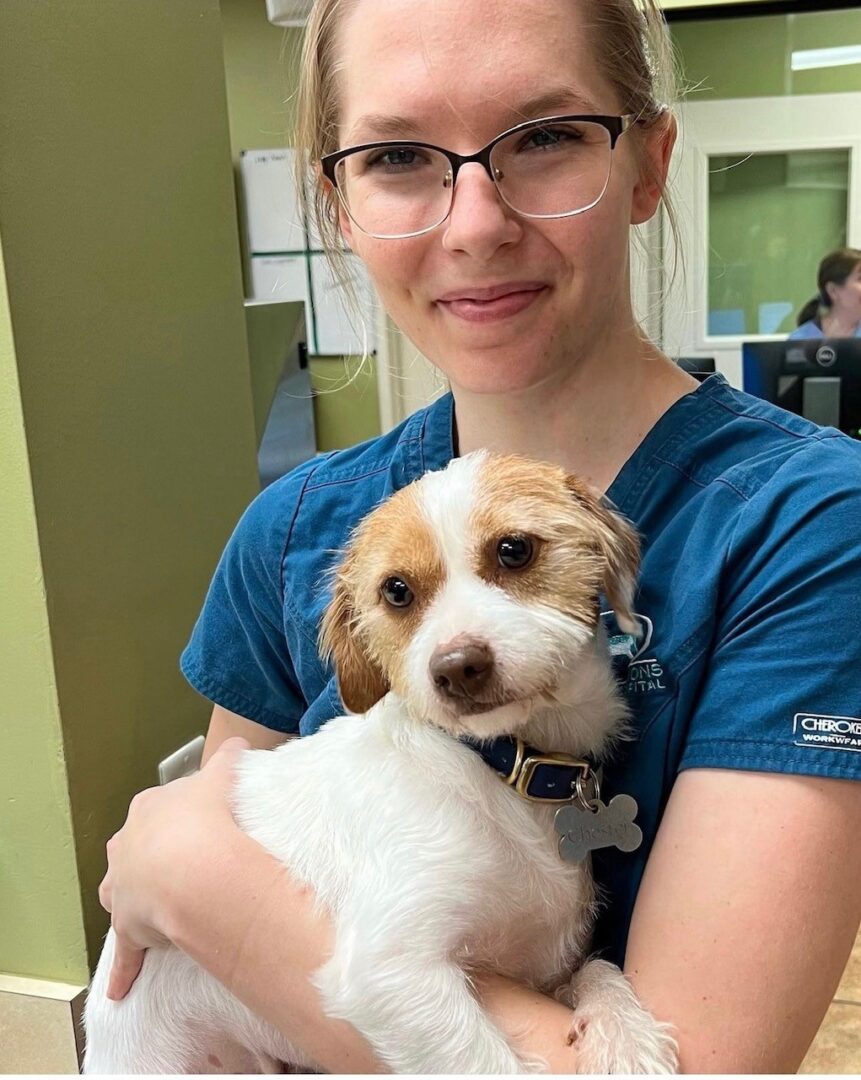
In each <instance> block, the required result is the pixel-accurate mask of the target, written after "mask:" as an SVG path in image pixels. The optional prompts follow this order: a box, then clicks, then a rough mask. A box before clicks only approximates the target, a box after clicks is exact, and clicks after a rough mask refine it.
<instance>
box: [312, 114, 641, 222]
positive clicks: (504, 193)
mask: <svg viewBox="0 0 861 1080" xmlns="http://www.w3.org/2000/svg"><path fill="white" fill-rule="evenodd" d="M633 123H635V118H634V117H632V116H591V115H590V116H548V117H545V118H543V119H541V120H530V121H528V122H527V123H525V124H518V125H517V127H513V128H509V129H508V131H503V132H502V134H501V135H497V136H496V138H495V139H492V140H491V141H490V142H489V143H488V144H487V146H485V147H483V148H482V149H481V150H479V151H478V152H477V153H475V154H468V155H465V156H464V155H462V154H455V153H454V151H452V150H445V149H443V148H442V147H441V146H434V145H432V144H431V143H424V142H376V143H364V144H363V145H361V146H351V147H348V148H347V149H346V150H337V151H336V152H335V153H333V154H326V155H325V156H324V157H322V158H321V159H320V165H321V167H322V169H323V174H324V176H326V177H327V178H328V179H329V180H330V181H331V182H332V185H333V186H334V188H335V190H336V191H337V193H338V197H339V199H340V201H341V204H342V205H343V207H344V209H345V210H346V212H347V214H348V215H349V217H350V220H351V221H352V222H353V224H354V225H355V226H356V227H357V228H358V229H360V230H361V231H362V232H363V233H367V235H368V236H373V237H376V238H377V239H379V240H400V239H405V238H406V237H409V236H420V235H421V234H422V233H426V232H430V231H431V229H435V228H436V227H437V225H441V224H442V223H443V222H444V221H445V220H446V218H447V217H448V216H449V214H450V213H451V207H452V203H453V201H454V186H455V183H456V182H457V174H458V172H459V171H460V169H461V168H462V167H463V166H464V165H468V164H471V163H473V162H475V163H476V164H479V165H482V166H483V167H484V169H485V170H486V172H487V175H488V176H489V177H490V179H491V180H492V181H493V183H494V184H495V185H496V190H497V191H498V192H499V196H500V198H501V199H502V200H503V202H505V203H506V205H507V206H509V207H510V208H511V209H512V210H514V211H515V212H516V213H518V214H521V215H522V216H523V217H529V218H563V217H573V216H574V215H575V214H583V213H585V212H586V211H587V210H591V209H592V207H593V206H595V205H596V204H597V203H598V202H600V200H601V198H602V197H603V195H604V193H605V192H606V190H607V187H608V185H609V183H610V172H611V168H612V163H613V150H614V149H615V148H616V143H617V142H618V140H619V136H620V135H621V134H622V133H623V132H624V131H627V130H628V128H629V127H631V125H632V124H633Z"/></svg>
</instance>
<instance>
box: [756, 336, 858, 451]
mask: <svg viewBox="0 0 861 1080" xmlns="http://www.w3.org/2000/svg"><path fill="white" fill-rule="evenodd" d="M742 361H743V371H744V389H745V390H746V391H747V393H748V394H755V395H756V396H757V397H760V398H764V399H765V400H766V401H771V402H773V403H774V404H775V405H780V406H781V408H783V409H788V410H789V411H790V412H794V413H797V414H798V415H799V416H804V417H806V418H807V419H808V420H812V421H813V422H814V423H816V424H822V425H824V426H830V427H836V428H839V429H840V430H841V431H844V432H846V434H847V435H851V436H852V437H853V438H855V439H859V438H861V338H827V339H823V338H802V339H800V340H797V341H756V342H753V341H751V342H745V343H744V345H743V346H742Z"/></svg>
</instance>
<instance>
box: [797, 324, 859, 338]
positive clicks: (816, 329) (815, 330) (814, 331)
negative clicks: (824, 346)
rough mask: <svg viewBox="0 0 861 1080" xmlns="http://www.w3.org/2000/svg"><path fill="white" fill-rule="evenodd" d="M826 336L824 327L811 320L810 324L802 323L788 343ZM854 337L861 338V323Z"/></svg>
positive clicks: (856, 328)
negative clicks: (823, 330)
mask: <svg viewBox="0 0 861 1080" xmlns="http://www.w3.org/2000/svg"><path fill="white" fill-rule="evenodd" d="M824 337H825V334H824V333H823V332H822V327H821V326H820V325H819V324H818V323H816V322H814V321H813V319H810V321H809V322H806V323H802V324H801V326H799V327H798V329H797V330H793V331H792V333H791V334H790V335H789V337H788V339H787V340H788V341H800V340H802V339H804V338H824ZM853 337H861V322H859V323H858V325H857V326H856V327H855V333H854V334H853Z"/></svg>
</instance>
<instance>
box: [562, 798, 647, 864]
mask: <svg viewBox="0 0 861 1080" xmlns="http://www.w3.org/2000/svg"><path fill="white" fill-rule="evenodd" d="M595 804H596V805H595V809H594V810H585V809H582V808H581V807H579V806H573V805H571V804H569V805H567V806H563V807H561V809H559V810H557V811H556V817H555V819H554V825H555V827H556V831H557V832H558V833H560V837H559V854H560V855H561V856H562V858H563V859H564V860H565V861H566V862H571V863H579V862H582V861H583V860H584V859H585V858H586V856H587V855H588V854H589V852H590V851H597V850H598V848H606V847H616V848H618V849H619V850H620V851H636V850H637V848H638V847H639V846H640V844H641V843H642V842H643V832H642V830H641V829H640V827H639V825H635V824H634V818H635V817H636V816H637V810H638V807H637V803H636V801H635V800H634V799H632V798H631V796H630V795H617V796H616V797H615V798H613V799H611V800H610V804H609V806H605V805H604V803H602V802H601V800H600V799H596V800H595Z"/></svg>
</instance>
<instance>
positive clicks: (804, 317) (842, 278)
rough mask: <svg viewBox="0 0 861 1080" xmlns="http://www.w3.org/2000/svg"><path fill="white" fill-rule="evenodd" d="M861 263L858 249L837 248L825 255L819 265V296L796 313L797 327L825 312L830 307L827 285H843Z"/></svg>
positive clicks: (860, 254)
mask: <svg viewBox="0 0 861 1080" xmlns="http://www.w3.org/2000/svg"><path fill="white" fill-rule="evenodd" d="M859 263H861V250H859V249H858V248H850V247H845V248H838V249H837V250H836V251H832V252H831V253H830V254H829V255H826V256H825V258H824V259H823V260H822V262H821V263H820V264H819V273H818V274H817V284H818V285H819V295H818V296H814V297H813V299H812V300H811V301H810V302H809V303H808V304H805V305H804V307H803V308H802V309H801V311H799V313H798V325H799V326H803V325H804V324H805V323H806V322H810V320H811V319H815V318H816V317H817V315H818V314H819V312H820V311H827V310H828V309H829V308H830V307H831V298H830V297H829V295H828V285H829V284H830V283H833V284H835V285H841V286H842V285H845V284H846V281H847V279H848V277H849V275H850V274H851V273H852V272H853V271H854V269H855V267H856V266H857V265H858V264H859Z"/></svg>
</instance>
